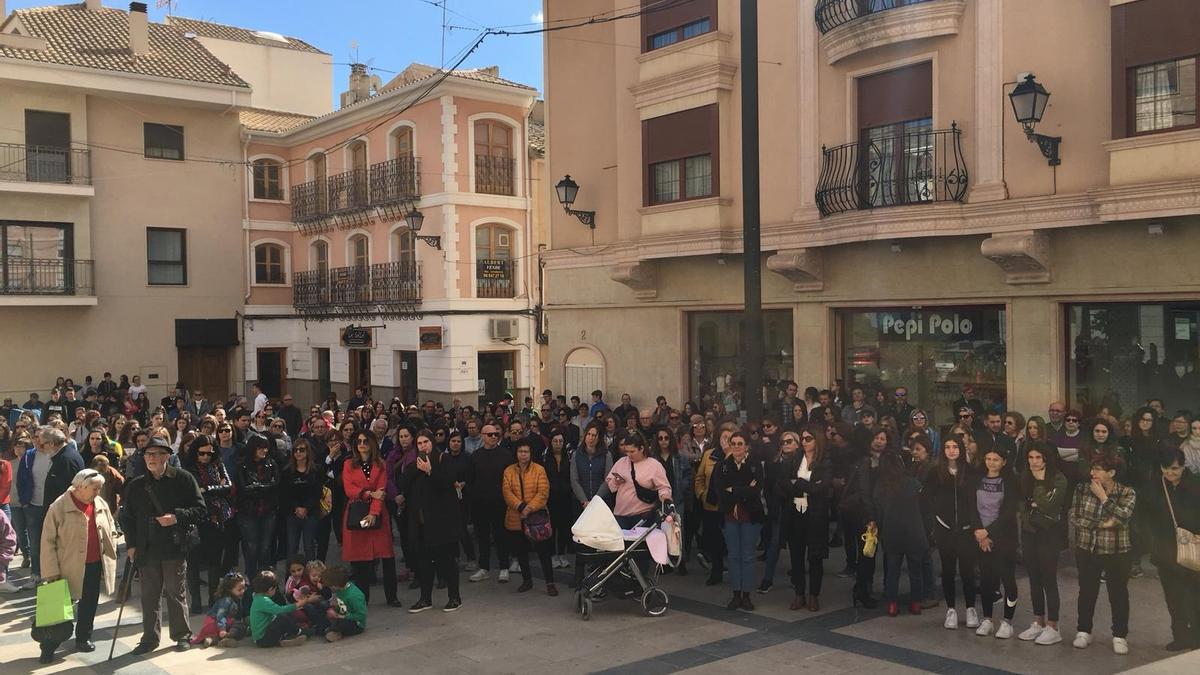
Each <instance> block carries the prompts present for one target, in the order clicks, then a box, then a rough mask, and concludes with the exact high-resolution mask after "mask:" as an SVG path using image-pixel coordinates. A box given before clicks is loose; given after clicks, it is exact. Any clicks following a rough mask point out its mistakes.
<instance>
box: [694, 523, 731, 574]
mask: <svg viewBox="0 0 1200 675" xmlns="http://www.w3.org/2000/svg"><path fill="white" fill-rule="evenodd" d="M701 518H702V519H703V521H704V529H703V530H701V532H700V548H701V550H703V551H704V554H705V555H706V556H708V562H709V564H710V565H711V570H710V571H711V574H710V576H711V577H712V578H713V579H720V578H721V574H722V572H724V571H725V532H724V528H725V515H724V514H723V513H721V512H720V511H709V510H707V509H704V510H703V512H702V515H701Z"/></svg>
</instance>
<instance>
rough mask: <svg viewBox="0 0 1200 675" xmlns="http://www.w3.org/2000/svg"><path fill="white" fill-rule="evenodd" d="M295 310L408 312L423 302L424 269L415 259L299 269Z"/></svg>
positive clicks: (316, 313) (334, 314)
mask: <svg viewBox="0 0 1200 675" xmlns="http://www.w3.org/2000/svg"><path fill="white" fill-rule="evenodd" d="M292 290H293V301H292V304H293V305H294V306H295V308H296V312H297V313H299V314H302V315H304V316H307V317H313V318H322V317H325V318H344V317H360V316H363V317H370V316H405V315H410V314H413V313H414V311H415V307H416V306H417V305H418V304H420V302H421V269H420V267H419V266H418V264H417V263H415V262H389V263H379V264H376V265H369V266H363V267H335V268H332V269H329V270H324V271H322V270H309V271H305V272H296V273H295V274H294V275H293V279H292Z"/></svg>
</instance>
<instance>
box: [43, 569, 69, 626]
mask: <svg viewBox="0 0 1200 675" xmlns="http://www.w3.org/2000/svg"><path fill="white" fill-rule="evenodd" d="M74 619H75V611H74V609H73V607H72V605H71V589H70V588H68V587H67V580H66V579H57V580H55V581H51V582H50V583H48V584H42V585H41V586H38V587H37V605H36V611H35V614H34V620H33V623H34V625H35V626H41V627H43V628H47V627H50V626H54V625H57V624H61V623H64V622H70V621H73V620H74Z"/></svg>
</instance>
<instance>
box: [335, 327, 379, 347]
mask: <svg viewBox="0 0 1200 675" xmlns="http://www.w3.org/2000/svg"><path fill="white" fill-rule="evenodd" d="M342 346H343V347H346V348H348V349H373V348H374V347H375V330H374V329H372V328H365V327H363V326H355V325H354V324H350V325H349V326H346V327H345V328H343V329H342Z"/></svg>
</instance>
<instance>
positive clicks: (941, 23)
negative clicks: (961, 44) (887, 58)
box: [814, 0, 967, 65]
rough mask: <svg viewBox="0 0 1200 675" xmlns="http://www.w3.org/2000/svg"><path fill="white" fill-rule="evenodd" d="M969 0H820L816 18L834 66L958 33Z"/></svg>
mask: <svg viewBox="0 0 1200 675" xmlns="http://www.w3.org/2000/svg"><path fill="white" fill-rule="evenodd" d="M966 7H967V3H966V0H818V2H817V6H816V10H815V12H814V18H815V20H816V23H817V30H819V31H820V32H821V46H822V48H823V49H824V51H825V57H826V60H827V62H828V63H829V64H830V65H832V64H834V63H837V62H838V61H840V60H842V59H844V58H846V57H847V56H850V55H852V54H857V53H858V52H861V51H865V50H867V49H873V48H875V47H882V46H884V45H889V44H894V43H897V42H905V41H910V40H920V39H923V38H930V37H937V36H939V35H957V34H958V32H959V30H960V28H961V23H962V16H963V12H964V11H966Z"/></svg>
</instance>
